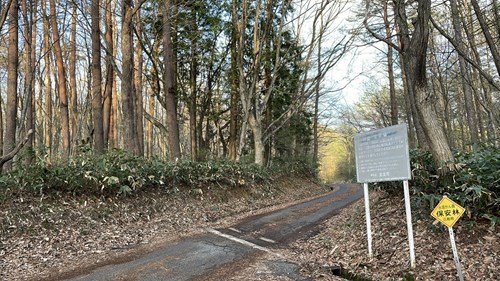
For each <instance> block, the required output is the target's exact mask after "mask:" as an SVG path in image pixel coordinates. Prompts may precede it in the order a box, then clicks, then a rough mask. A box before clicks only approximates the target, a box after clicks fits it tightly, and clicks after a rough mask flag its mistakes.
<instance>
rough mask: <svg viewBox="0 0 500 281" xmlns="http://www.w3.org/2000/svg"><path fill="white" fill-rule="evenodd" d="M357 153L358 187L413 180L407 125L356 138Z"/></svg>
mask: <svg viewBox="0 0 500 281" xmlns="http://www.w3.org/2000/svg"><path fill="white" fill-rule="evenodd" d="M354 150H355V154H356V174H357V178H358V182H359V183H367V182H381V181H400V180H401V181H402V180H410V179H411V170H410V153H409V150H408V127H407V125H406V124H399V125H394V126H390V127H386V128H383V129H378V130H373V131H369V132H365V133H359V134H356V135H355V136H354Z"/></svg>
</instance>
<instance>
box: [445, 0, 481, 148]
mask: <svg viewBox="0 0 500 281" xmlns="http://www.w3.org/2000/svg"><path fill="white" fill-rule="evenodd" d="M450 6H451V14H452V15H456V16H453V17H452V22H453V30H454V33H455V39H456V40H457V42H458V47H459V48H460V49H462V50H463V52H466V51H465V45H464V43H463V42H464V41H463V34H462V27H461V21H460V16H458V15H460V9H459V8H458V4H457V0H450ZM458 62H459V66H460V73H461V74H462V79H461V80H462V83H461V84H462V90H463V93H464V103H465V112H466V114H467V123H468V125H469V133H470V138H471V142H472V143H473V144H476V145H477V144H479V135H478V127H477V114H476V106H475V104H474V97H473V95H472V79H471V75H470V69H469V66H468V65H467V63H466V61H465V59H464V57H462V56H458Z"/></svg>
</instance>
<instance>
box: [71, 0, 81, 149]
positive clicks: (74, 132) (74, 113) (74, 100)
mask: <svg viewBox="0 0 500 281" xmlns="http://www.w3.org/2000/svg"><path fill="white" fill-rule="evenodd" d="M76 5H77V4H76V2H75V1H72V3H71V6H72V8H73V10H72V14H71V42H70V54H69V86H70V103H71V137H72V138H73V140H72V143H73V144H72V145H77V144H78V141H77V140H78V125H79V124H80V122H79V120H78V119H79V116H78V115H79V114H78V97H77V94H76V32H77V30H76V17H77V6H76Z"/></svg>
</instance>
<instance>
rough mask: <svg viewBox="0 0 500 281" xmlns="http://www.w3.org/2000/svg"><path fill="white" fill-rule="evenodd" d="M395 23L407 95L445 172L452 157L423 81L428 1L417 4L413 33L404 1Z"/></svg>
mask: <svg viewBox="0 0 500 281" xmlns="http://www.w3.org/2000/svg"><path fill="white" fill-rule="evenodd" d="M394 4H395V12H396V22H397V24H398V26H399V30H400V33H399V36H400V38H401V50H400V55H401V59H402V61H403V67H404V68H405V71H406V75H407V76H406V81H407V83H408V88H409V90H410V95H414V97H415V106H416V109H417V113H418V117H419V118H420V121H421V125H422V128H423V130H424V133H425V137H426V140H427V141H428V143H429V145H430V149H431V152H432V155H433V158H434V160H435V162H436V164H437V165H439V166H440V167H442V168H443V171H446V166H445V164H446V163H447V162H449V161H451V160H453V154H452V152H451V149H450V146H449V144H448V140H447V138H446V135H445V133H444V131H443V128H442V127H441V124H439V121H438V118H437V115H436V112H435V111H434V107H433V104H434V102H435V97H434V95H433V93H432V92H431V91H430V90H429V85H428V81H427V69H426V66H427V64H426V62H427V46H428V42H429V23H430V22H429V18H430V12H431V1H430V0H422V1H419V2H418V7H417V15H416V18H415V19H414V21H413V25H414V30H413V32H412V33H410V29H409V26H408V18H407V16H406V8H407V7H406V2H405V1H400V0H398V1H395V2H394Z"/></svg>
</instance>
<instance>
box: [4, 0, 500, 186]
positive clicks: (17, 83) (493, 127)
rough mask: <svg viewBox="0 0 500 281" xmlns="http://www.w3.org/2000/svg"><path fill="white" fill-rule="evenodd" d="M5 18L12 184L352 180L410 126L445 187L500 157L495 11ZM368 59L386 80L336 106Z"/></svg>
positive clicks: (227, 10)
mask: <svg viewBox="0 0 500 281" xmlns="http://www.w3.org/2000/svg"><path fill="white" fill-rule="evenodd" d="M0 8H1V18H0V20H1V22H0V23H1V26H2V33H1V34H0V38H1V41H0V44H1V45H2V50H3V51H2V52H1V54H2V57H3V58H4V59H2V61H1V67H0V71H1V72H0V79H1V81H0V90H1V100H0V102H1V110H0V134H1V137H0V146H1V147H2V148H3V153H2V157H1V158H0V163H1V165H2V171H3V172H4V173H7V172H9V171H16V170H20V169H21V170H22V169H27V168H29V167H32V166H33V165H45V166H47V165H53V164H56V163H64V161H68V159H74V157H77V156H78V155H80V154H81V153H91V154H92V155H96V156H98V155H106V154H107V153H110V152H113V151H116V150H121V151H124V152H125V153H127V154H129V155H132V156H137V157H144V158H145V159H156V160H158V159H160V160H162V161H166V162H168V163H177V162H178V161H184V160H188V161H192V162H195V163H196V162H203V161H207V160H216V161H218V160H223V161H225V160H228V161H232V162H235V163H253V164H255V165H257V166H259V167H269V166H272V165H273V164H275V163H287V162H292V161H301V162H304V163H307V164H308V165H310V166H311V167H312V169H316V168H317V167H319V166H320V165H321V166H322V167H323V169H344V170H350V171H351V172H349V171H348V172H346V173H347V176H346V173H344V175H342V176H339V178H342V179H344V180H352V179H353V176H352V169H353V160H352V159H353V157H352V136H353V134H355V133H356V132H360V131H365V130H369V129H373V128H380V127H384V126H389V125H392V124H398V123H402V122H405V123H407V124H409V128H410V130H409V135H410V142H411V148H412V149H417V150H419V151H423V152H429V153H430V155H431V156H432V160H431V162H432V163H433V164H434V165H435V166H436V167H437V168H438V169H439V171H440V173H441V174H445V173H446V172H448V171H453V170H455V169H456V168H457V167H456V166H457V165H452V164H451V163H453V161H454V160H455V158H456V157H455V155H454V153H455V152H456V151H461V152H465V153H466V152H471V151H472V152H473V151H475V150H476V149H479V148H480V147H484V146H486V147H492V148H493V149H497V148H498V146H499V140H498V134H499V131H498V126H499V122H500V116H499V110H498V108H500V107H499V103H500V100H499V92H500V50H499V46H500V44H499V40H500V39H499V38H500V35H499V34H500V11H499V10H500V7H499V4H498V1H497V0H491V1H490V0H488V1H482V0H471V1H460V0H450V1H438V2H436V1H433V2H432V3H431V1H430V0H425V1H399V0H395V1H385V0H365V1H357V2H352V1H342V0H317V1H315V0H294V1H292V0H280V1H276V0H266V1H261V0H258V1H247V0H232V1H229V0H214V1H191V0H165V1H154V0H153V1H150V0H139V1H134V0H120V1H118V0H92V1H83V0H73V1H67V0H59V1H56V0H49V1H44V0H31V1H27V0H6V1H1V2H0ZM366 46H371V47H372V48H376V50H377V52H378V57H379V61H378V67H377V72H378V75H379V76H380V75H381V77H382V79H380V78H379V77H378V78H373V79H371V81H372V82H373V83H367V84H366V85H365V86H364V87H365V90H364V92H363V93H357V94H359V95H360V96H361V99H360V100H359V101H358V102H357V103H355V104H349V105H343V106H341V105H339V103H338V97H339V96H341V95H352V94H353V93H345V92H342V87H343V86H345V85H342V83H341V82H340V81H342V80H343V79H344V77H332V76H331V71H332V70H334V69H339V68H340V69H344V68H345V69H347V68H346V59H345V58H346V57H349V56H355V55H356V49H358V48H361V47H366ZM359 75H367V76H368V75H370V74H368V73H359ZM351 83H355V80H353V81H351ZM332 120H335V121H332ZM332 143H337V146H342V149H341V152H340V153H339V154H338V155H345V157H343V159H342V161H341V162H342V163H341V164H339V165H340V166H335V165H333V166H334V167H333V168H332V167H327V166H329V165H328V164H325V163H324V161H321V159H325V155H326V154H325V149H327V150H328V148H327V147H328V145H329V144H332ZM330 166H332V165H331V164H330ZM320 169H321V167H320Z"/></svg>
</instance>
